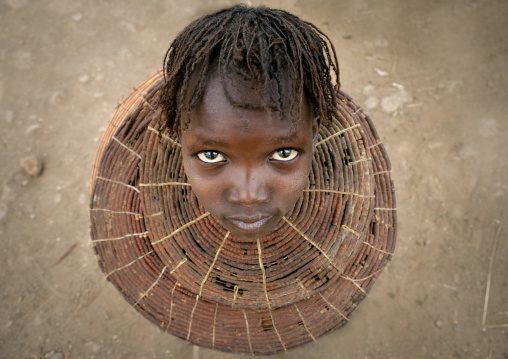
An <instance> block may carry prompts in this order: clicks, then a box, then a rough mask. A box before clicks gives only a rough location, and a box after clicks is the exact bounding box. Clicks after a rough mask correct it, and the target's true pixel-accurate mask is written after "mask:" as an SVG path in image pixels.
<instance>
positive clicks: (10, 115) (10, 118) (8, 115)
mask: <svg viewBox="0 0 508 359" xmlns="http://www.w3.org/2000/svg"><path fill="white" fill-rule="evenodd" d="M5 119H6V120H7V123H11V122H12V121H13V120H14V111H12V110H9V111H7V112H6V113H5Z"/></svg>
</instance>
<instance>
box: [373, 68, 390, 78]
mask: <svg viewBox="0 0 508 359" xmlns="http://www.w3.org/2000/svg"><path fill="white" fill-rule="evenodd" d="M374 71H376V73H377V74H378V75H379V76H383V77H384V76H388V75H390V74H389V73H388V72H386V71H383V70H380V69H378V68H377V67H374Z"/></svg>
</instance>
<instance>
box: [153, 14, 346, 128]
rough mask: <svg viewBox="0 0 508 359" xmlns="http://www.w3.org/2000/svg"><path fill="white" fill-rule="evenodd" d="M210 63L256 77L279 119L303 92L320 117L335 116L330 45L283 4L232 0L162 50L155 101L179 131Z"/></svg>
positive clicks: (335, 66) (334, 60)
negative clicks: (260, 4) (280, 6)
mask: <svg viewBox="0 0 508 359" xmlns="http://www.w3.org/2000/svg"><path fill="white" fill-rule="evenodd" d="M214 69H217V70H218V73H219V76H221V80H223V78H224V76H225V74H237V75H240V76H241V77H242V78H243V79H245V80H247V81H252V82H253V83H254V84H257V85H258V88H259V89H260V90H259V91H258V96H259V97H260V99H261V100H262V102H263V105H264V106H265V107H267V108H275V109H276V110H277V111H280V113H281V115H282V118H285V117H288V116H289V114H290V113H291V111H292V110H294V109H295V108H296V109H301V107H302V106H301V105H302V101H303V100H304V96H307V99H308V101H309V104H310V106H311V108H312V110H313V111H314V116H319V117H320V118H321V121H322V122H326V121H328V120H329V119H331V118H333V117H336V116H337V111H336V99H335V94H334V90H335V89H338V88H339V87H340V82H339V69H338V62H337V56H336V53H335V48H334V47H333V44H332V43H331V41H330V39H329V38H328V37H327V36H326V35H325V34H324V33H323V32H321V31H320V30H319V29H318V28H317V27H316V26H315V25H313V24H311V23H309V22H306V21H303V20H301V19H300V18H298V17H297V16H295V15H293V14H290V13H288V12H286V11H283V10H278V9H270V8H266V7H254V8H252V7H246V6H245V5H235V6H232V7H230V8H226V9H223V10H219V11H217V12H214V13H212V14H209V15H205V16H203V17H201V18H199V19H197V20H195V21H193V22H192V23H191V24H189V25H188V26H187V27H186V28H185V29H184V30H183V31H182V32H181V33H180V34H179V35H178V37H177V38H176V39H175V40H174V41H173V43H172V44H171V46H170V47H169V49H168V51H167V53H166V55H165V57H164V78H165V84H164V87H163V89H162V94H161V99H160V104H161V106H162V110H163V121H164V122H165V125H166V126H168V127H169V128H170V129H172V130H173V131H176V130H177V129H178V127H179V126H181V125H184V126H185V125H186V124H187V123H188V121H189V118H190V117H189V116H188V115H190V113H191V111H192V109H194V108H195V107H196V105H197V104H198V103H199V101H200V100H201V98H202V95H203V92H204V89H205V86H206V83H207V78H208V76H210V75H209V73H210V72H212V71H215V70H214ZM332 71H333V73H335V82H336V85H335V86H334V85H333V84H332ZM214 73H215V72H214ZM191 78H192V80H191ZM283 80H284V81H283ZM274 89H275V90H274ZM298 111H300V110H298ZM185 114H187V116H185ZM179 117H180V119H179ZM184 117H185V118H187V120H186V122H185V123H183V124H181V123H180V121H182V119H183V118H184Z"/></svg>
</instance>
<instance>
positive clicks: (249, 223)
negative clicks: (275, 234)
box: [226, 215, 274, 233]
mask: <svg viewBox="0 0 508 359" xmlns="http://www.w3.org/2000/svg"><path fill="white" fill-rule="evenodd" d="M273 217H274V215H271V216H264V215H257V216H245V217H241V216H235V217H226V220H227V221H228V222H230V223H231V224H233V225H234V226H235V227H236V228H238V229H239V230H240V231H242V232H245V233H255V232H258V231H259V230H260V229H261V228H263V226H264V225H265V224H266V223H268V222H269V221H270V220H271V219H272V218H273Z"/></svg>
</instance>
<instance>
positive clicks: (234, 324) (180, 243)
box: [90, 72, 396, 354]
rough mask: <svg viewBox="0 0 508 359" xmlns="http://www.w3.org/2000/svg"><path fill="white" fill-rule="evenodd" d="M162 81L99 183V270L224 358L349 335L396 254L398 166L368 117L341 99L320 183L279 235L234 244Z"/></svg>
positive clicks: (153, 83)
mask: <svg viewBox="0 0 508 359" xmlns="http://www.w3.org/2000/svg"><path fill="white" fill-rule="evenodd" d="M162 80H163V79H162V73H161V72H158V73H157V74H155V75H153V76H152V77H151V78H149V79H148V80H147V81H145V82H144V83H143V84H142V85H140V86H139V87H138V88H137V89H135V90H134V91H133V92H132V93H131V94H130V95H129V96H128V97H127V98H126V99H125V100H123V101H122V102H121V103H120V104H119V106H118V107H117V111H116V113H115V115H114V117H113V119H112V120H111V122H110V124H109V126H108V128H107V130H106V133H105V134H104V136H103V138H102V140H101V143H100V145H99V150H98V153H97V156H96V160H95V163H94V168H93V171H92V178H91V188H92V201H91V212H90V213H91V222H92V227H91V228H92V229H91V232H92V242H93V244H94V248H95V252H96V254H97V255H98V258H99V264H100V266H101V269H102V270H103V271H104V273H105V274H106V276H107V278H108V279H109V280H110V281H111V282H112V283H113V284H114V285H115V286H116V287H117V288H118V290H120V291H121V293H122V294H123V296H124V298H125V299H126V300H127V301H128V302H129V303H131V304H132V305H133V306H134V307H135V308H136V309H137V310H138V311H139V312H140V313H142V314H143V315H144V316H145V317H146V318H148V319H149V320H151V321H152V322H154V323H156V324H157V325H159V326H160V327H161V328H162V329H163V330H165V331H168V332H170V333H172V334H174V335H176V336H178V337H180V338H183V339H186V340H189V341H191V342H193V343H194V344H197V345H201V346H205V347H209V348H215V349H218V350H223V351H233V352H242V353H250V354H272V353H277V352H280V351H287V350H288V349H289V348H292V347H295V346H298V345H300V344H303V343H306V342H308V341H311V340H316V338H317V337H319V336H320V335H322V334H324V333H326V332H328V331H330V330H332V329H335V328H338V327H340V326H342V325H343V324H345V323H346V322H347V321H348V320H349V319H348V318H349V316H350V314H351V313H352V311H353V310H354V309H355V308H356V306H357V304H358V302H359V301H360V300H361V299H363V298H364V297H365V296H366V295H367V293H368V291H369V289H370V287H371V286H372V284H373V283H374V281H375V279H376V277H377V276H378V275H379V273H380V272H381V270H382V269H383V267H384V266H385V264H386V263H387V261H388V260H389V259H390V258H391V255H392V253H393V250H394V246H395V232H396V211H395V197H394V193H393V184H392V181H391V179H390V172H391V169H390V163H389V160H388V157H387V155H386V152H385V150H384V147H383V145H382V144H381V143H380V141H379V138H378V136H377V133H376V132H375V129H374V127H373V125H372V123H371V121H370V119H369V118H368V117H367V116H365V115H363V113H362V112H361V111H360V110H359V109H358V108H357V107H356V106H355V105H354V104H353V102H352V101H351V99H350V98H349V97H347V95H345V94H343V93H338V94H337V96H338V99H339V109H340V115H341V116H339V117H340V120H334V121H333V122H332V123H331V124H330V125H328V126H321V129H320V134H319V139H318V142H317V145H316V152H315V155H314V159H313V164H312V169H311V173H310V175H309V186H308V187H307V188H306V189H305V190H304V191H303V193H302V195H301V197H300V199H299V200H298V202H297V203H296V205H295V206H294V208H293V209H292V210H291V211H290V212H289V213H287V214H286V216H285V217H284V218H283V219H282V220H281V225H280V226H279V228H278V229H277V231H275V232H273V233H271V234H270V235H267V236H265V237H263V238H260V239H259V240H257V241H245V240H242V239H240V238H237V237H235V236H233V235H231V234H229V233H228V232H227V231H226V230H225V229H224V228H223V227H222V226H221V225H220V224H219V223H218V222H217V221H216V220H215V219H214V218H213V217H212V216H211V215H210V214H209V213H208V212H207V211H206V210H205V209H204V208H203V207H202V206H200V205H199V203H198V201H197V198H196V197H195V195H194V193H193V191H192V188H191V187H190V185H189V184H188V183H187V180H186V176H185V172H184V170H183V168H182V158H181V146H180V144H179V143H178V142H177V141H175V140H174V139H172V138H171V137H170V136H169V135H168V133H167V132H165V131H164V130H161V129H160V128H159V127H158V119H159V117H160V113H159V112H158V109H157V107H156V103H157V99H158V92H159V89H160V87H161V86H162Z"/></svg>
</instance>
